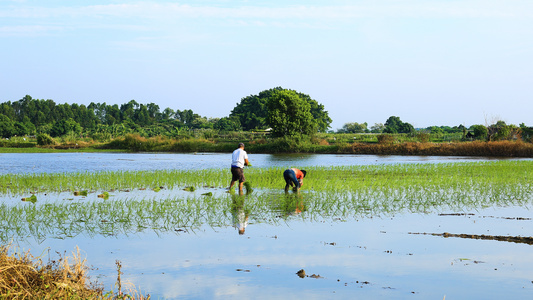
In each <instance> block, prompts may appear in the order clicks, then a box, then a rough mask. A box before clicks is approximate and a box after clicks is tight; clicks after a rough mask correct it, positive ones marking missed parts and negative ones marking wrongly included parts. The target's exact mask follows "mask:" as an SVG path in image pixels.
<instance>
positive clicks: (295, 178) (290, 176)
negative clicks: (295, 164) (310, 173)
mask: <svg viewBox="0 0 533 300" xmlns="http://www.w3.org/2000/svg"><path fill="white" fill-rule="evenodd" d="M305 174H307V172H306V171H305V170H298V169H296V168H292V169H287V170H285V171H284V172H283V178H284V179H285V183H286V184H285V192H287V191H288V190H289V186H292V187H295V188H296V191H298V190H300V187H301V186H302V185H303V184H304V183H303V179H304V177H305Z"/></svg>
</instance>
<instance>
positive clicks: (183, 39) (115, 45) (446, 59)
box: [0, 0, 533, 130]
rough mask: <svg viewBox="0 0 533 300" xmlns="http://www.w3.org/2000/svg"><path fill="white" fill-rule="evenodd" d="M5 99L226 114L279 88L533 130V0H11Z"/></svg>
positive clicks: (383, 114)
mask: <svg viewBox="0 0 533 300" xmlns="http://www.w3.org/2000/svg"><path fill="white" fill-rule="evenodd" d="M0 45H1V47H0V57H1V59H0V90H1V94H0V102H5V101H17V100H19V99H21V98H22V97H24V96H25V95H31V96H32V97H33V98H37V99H53V100H54V101H55V102H56V103H80V104H89V103H90V102H106V103H108V104H115V103H116V104H122V103H126V102H128V101H129V100H131V99H135V100H136V101H137V102H140V103H149V102H153V103H156V104H158V105H159V106H160V108H161V110H163V109H164V108H166V107H170V108H172V109H174V110H177V109H180V110H183V109H192V110H193V111H194V112H195V113H198V114H200V115H202V116H206V117H224V116H227V115H228V114H229V113H230V111H231V110H232V109H233V108H234V107H235V105H236V104H237V103H238V102H239V101H240V100H241V98H243V97H246V96H248V95H251V94H258V93H259V92H260V91H263V90H266V89H270V88H273V87H277V86H281V87H284V88H288V89H293V90H297V91H299V92H302V93H305V94H308V95H310V96H311V97H312V98H313V99H315V100H317V101H318V102H320V103H322V104H324V106H325V108H326V110H327V111H328V112H329V114H330V116H331V118H332V119H333V123H332V129H334V130H336V129H338V128H340V127H342V125H343V124H344V123H347V122H358V123H363V122H368V124H369V126H371V125H373V124H374V123H384V122H385V121H386V120H387V118H388V117H390V116H392V115H394V116H398V117H400V119H401V120H402V121H404V122H409V123H411V124H412V125H414V126H415V127H427V126H431V125H438V126H440V125H449V126H455V125H459V124H463V125H466V126H470V125H472V124H492V123H494V122H495V121H496V120H500V119H501V120H504V121H506V122H507V123H511V124H516V125H518V124H519V123H526V125H528V126H533V121H532V119H531V118H532V114H533V101H532V100H533V99H532V98H533V97H532V96H533V1H531V0H501V1H500V0H498V1H496V0H464V1H458V0H446V1H444V0H424V1H419V0H412V1H402V0H385V1H378V0H362V1H341V0H327V1H320V0H313V1H300V0H298V1H290V0H286V1H223V0H219V1H216V0H203V1H60V0H57V1H31V0H28V1H25V0H12V1H10V0H7V1H6V0H3V1H0Z"/></svg>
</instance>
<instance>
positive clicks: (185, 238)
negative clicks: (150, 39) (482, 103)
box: [0, 153, 533, 299]
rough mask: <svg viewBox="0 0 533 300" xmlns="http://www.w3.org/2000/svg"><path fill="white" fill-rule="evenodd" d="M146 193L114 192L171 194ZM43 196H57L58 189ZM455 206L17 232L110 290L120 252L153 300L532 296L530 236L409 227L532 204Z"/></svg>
mask: <svg viewBox="0 0 533 300" xmlns="http://www.w3.org/2000/svg"><path fill="white" fill-rule="evenodd" d="M480 160H486V159H485V158H481V157H415V156H365V155H266V154H250V161H251V163H252V164H253V166H254V167H269V166H287V167H289V166H295V167H298V166H301V167H305V166H319V165H324V166H331V165H371V164H394V163H442V162H458V161H480ZM228 165H229V154H205V153H197V154H161V153H157V154H154V153H145V154H123V153H122V154H120V153H119V154H117V153H61V154H57V153H53V154H0V173H4V174H5V173H41V172H52V173H58V172H59V173H62V172H85V171H89V172H97V171H113V170H163V169H206V168H220V169H223V168H227V167H228ZM221 192H222V191H221ZM276 192H277V191H274V192H272V193H276ZM279 192H280V193H281V191H279ZM143 193H145V194H143ZM154 195H156V194H155V193H154V192H153V191H144V192H141V191H139V192H138V193H135V196H130V195H128V194H117V195H116V196H115V197H116V198H120V197H123V198H132V200H136V199H137V200H138V198H141V199H144V198H147V199H151V198H152V197H167V196H168V197H171V195H168V194H165V193H159V194H157V196H154ZM46 197H57V198H58V199H60V200H61V201H64V199H63V198H65V196H64V195H61V194H60V195H55V196H54V195H47V196H46ZM245 197H246V196H245ZM41 198H44V196H40V198H39V199H41ZM93 198H94V199H93ZM116 198H113V199H116ZM113 199H111V200H110V201H113ZM69 201H70V200H69ZM82 201H98V200H97V199H96V195H95V194H89V195H88V196H87V197H86V200H82ZM17 205H31V204H30V203H23V204H17ZM459 212H460V213H461V214H456V215H453V214H448V213H457V211H447V210H443V211H433V212H427V213H397V214H384V215H380V216H379V215H378V216H374V217H369V218H355V219H353V218H352V219H350V218H338V219H335V218H314V219H308V218H306V217H305V212H304V213H302V214H294V215H291V216H289V217H286V218H283V219H282V220H280V221H279V222H265V221H261V220H258V219H254V217H253V212H252V213H251V216H250V218H249V219H248V222H247V225H246V230H245V233H244V234H239V233H238V230H237V228H236V226H234V225H237V224H220V225H219V226H201V227H199V228H196V229H195V230H188V231H187V230H186V231H176V230H172V231H171V232H154V231H151V230H150V229H146V230H141V231H138V232H122V233H118V234H113V235H102V234H93V233H89V232H80V233H78V234H76V235H73V236H64V235H63V236H48V237H46V238H35V237H31V236H29V237H28V238H27V239H18V240H17V241H16V243H17V244H18V245H19V246H20V247H22V248H23V249H24V250H31V252H32V253H33V254H34V255H43V254H44V255H45V257H47V256H48V255H50V256H54V253H56V252H59V253H64V252H66V253H67V254H70V253H71V252H72V251H74V250H75V248H76V246H79V247H80V249H81V251H82V254H83V255H84V257H85V258H86V259H87V262H88V264H89V265H91V266H92V267H94V268H95V269H94V270H92V271H91V276H92V277H91V278H92V279H93V280H98V282H100V283H102V284H104V285H105V287H106V289H113V288H115V289H116V287H114V284H115V282H116V277H117V271H116V266H115V262H116V261H117V260H119V261H121V263H122V272H123V273H124V274H123V275H122V280H123V287H124V285H125V283H124V281H126V282H131V283H132V284H134V285H135V287H137V288H140V289H141V291H142V292H143V293H149V294H150V295H152V299H354V298H356V299H443V298H444V297H445V298H446V299H504V298H505V299H528V298H530V297H531V295H533V271H532V270H533V256H532V255H531V252H532V251H533V248H532V247H533V246H531V245H528V244H520V243H511V242H501V241H493V240H492V241H491V240H476V239H461V238H443V237H441V236H431V235H419V234H413V233H443V232H450V233H469V234H476V235H483V234H487V235H506V236H530V235H531V228H533V226H532V225H533V224H532V219H533V207H488V208H475V209H471V208H469V209H466V210H464V211H459ZM302 269H303V270H305V272H306V274H307V276H306V277H304V278H300V277H299V276H298V275H297V274H296V273H297V272H298V271H299V270H302ZM313 275H314V276H313Z"/></svg>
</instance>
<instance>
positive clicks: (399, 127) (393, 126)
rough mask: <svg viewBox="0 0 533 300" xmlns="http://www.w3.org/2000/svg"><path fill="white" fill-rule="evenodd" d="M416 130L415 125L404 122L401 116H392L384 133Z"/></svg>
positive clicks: (386, 124)
mask: <svg viewBox="0 0 533 300" xmlns="http://www.w3.org/2000/svg"><path fill="white" fill-rule="evenodd" d="M414 131H415V128H414V127H413V125H411V124H409V123H404V122H402V121H401V120H400V118H399V117H395V116H391V117H389V118H388V119H387V121H386V122H385V129H384V130H383V133H412V132H414Z"/></svg>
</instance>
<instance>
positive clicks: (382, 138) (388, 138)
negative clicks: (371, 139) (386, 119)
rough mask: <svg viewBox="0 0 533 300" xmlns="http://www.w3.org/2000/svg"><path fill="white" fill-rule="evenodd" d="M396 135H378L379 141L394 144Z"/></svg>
mask: <svg viewBox="0 0 533 300" xmlns="http://www.w3.org/2000/svg"><path fill="white" fill-rule="evenodd" d="M394 140H395V138H394V136H393V135H392V134H380V135H378V143H380V144H392V143H394Z"/></svg>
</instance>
